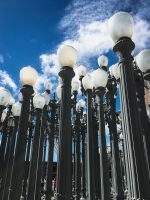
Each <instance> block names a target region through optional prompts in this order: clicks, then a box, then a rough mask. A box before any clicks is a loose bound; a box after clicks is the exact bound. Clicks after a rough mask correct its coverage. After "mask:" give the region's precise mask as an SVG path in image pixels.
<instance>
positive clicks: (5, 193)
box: [2, 117, 19, 200]
mask: <svg viewBox="0 0 150 200" xmlns="http://www.w3.org/2000/svg"><path fill="white" fill-rule="evenodd" d="M18 122H19V117H14V131H13V133H12V139H11V144H10V151H9V158H8V163H7V166H6V177H5V181H4V190H3V194H2V200H7V199H8V190H9V185H10V180H11V173H12V167H13V159H14V148H15V141H16V135H17V130H18Z"/></svg>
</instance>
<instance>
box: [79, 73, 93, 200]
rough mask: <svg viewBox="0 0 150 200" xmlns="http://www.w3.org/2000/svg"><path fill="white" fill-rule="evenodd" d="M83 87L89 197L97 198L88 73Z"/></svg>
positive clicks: (90, 85)
mask: <svg viewBox="0 0 150 200" xmlns="http://www.w3.org/2000/svg"><path fill="white" fill-rule="evenodd" d="M82 83H83V87H84V89H85V91H86V101H87V180H88V181H87V184H88V187H87V188H88V194H87V195H88V198H89V199H90V200H92V199H95V176H94V141H93V140H94V138H93V127H92V89H93V83H92V77H91V76H90V75H86V76H85V77H84V78H83V80H82Z"/></svg>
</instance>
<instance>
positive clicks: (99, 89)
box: [93, 65, 110, 200]
mask: <svg viewBox="0 0 150 200" xmlns="http://www.w3.org/2000/svg"><path fill="white" fill-rule="evenodd" d="M103 66H104V65H102V66H101V67H103ZM104 69H105V68H104ZM104 69H97V70H95V71H94V72H93V81H94V86H95V93H96V98H97V104H98V119H99V136H100V176H101V199H102V200H109V199H110V188H109V170H108V159H107V149H106V136H105V121H104V108H103V102H104V101H103V99H104V94H105V87H106V84H107V80H108V74H107V72H106V71H105V70H104Z"/></svg>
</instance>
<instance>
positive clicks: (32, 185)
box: [27, 109, 42, 200]
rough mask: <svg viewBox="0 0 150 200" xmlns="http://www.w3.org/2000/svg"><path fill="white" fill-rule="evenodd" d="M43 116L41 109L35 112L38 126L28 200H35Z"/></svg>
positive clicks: (30, 172)
mask: <svg viewBox="0 0 150 200" xmlns="http://www.w3.org/2000/svg"><path fill="white" fill-rule="evenodd" d="M41 114H42V110H41V109H36V110H35V115H36V124H35V130H34V135H33V144H32V154H31V161H30V169H29V183H28V186H27V200H34V199H35V188H36V170H37V167H38V156H37V152H38V149H39V139H40V130H41V129H40V128H41Z"/></svg>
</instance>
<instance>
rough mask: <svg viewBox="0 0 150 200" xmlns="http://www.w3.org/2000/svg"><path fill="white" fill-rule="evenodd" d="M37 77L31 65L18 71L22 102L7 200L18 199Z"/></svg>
mask: <svg viewBox="0 0 150 200" xmlns="http://www.w3.org/2000/svg"><path fill="white" fill-rule="evenodd" d="M36 79H37V72H36V70H35V69H33V68H32V67H30V66H29V67H24V68H22V69H21V71H20V80H21V83H22V85H23V87H22V89H21V93H22V95H23V102H22V108H21V115H20V120H19V127H18V137H17V143H16V149H15V157H14V165H13V171H12V178H11V186H10V190H9V200H14V199H15V200H20V196H21V189H22V180H23V175H24V163H25V152H26V141H27V130H28V118H29V109H30V97H31V95H32V94H33V86H34V84H35V82H36Z"/></svg>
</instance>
